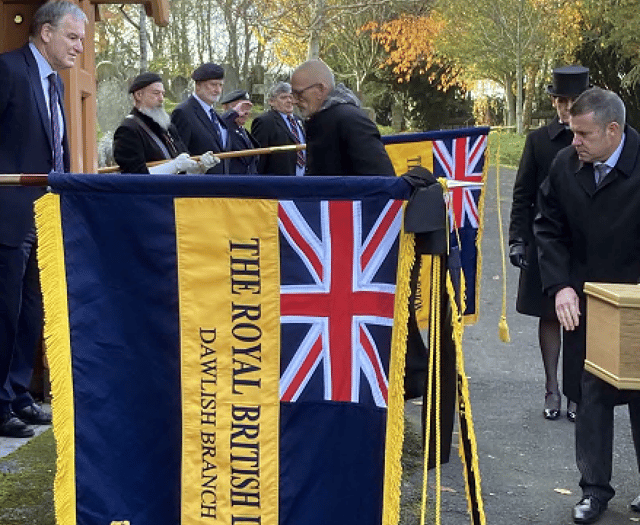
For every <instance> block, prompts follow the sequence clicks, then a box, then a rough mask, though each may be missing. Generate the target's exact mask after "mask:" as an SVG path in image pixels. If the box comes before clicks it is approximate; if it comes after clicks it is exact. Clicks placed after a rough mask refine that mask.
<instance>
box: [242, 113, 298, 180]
mask: <svg viewBox="0 0 640 525" xmlns="http://www.w3.org/2000/svg"><path fill="white" fill-rule="evenodd" d="M294 118H295V119H296V120H297V122H298V124H299V125H300V129H301V130H302V133H303V136H302V141H303V142H304V141H305V137H304V126H303V124H302V120H300V119H299V118H298V117H296V116H294ZM251 134H252V135H253V136H254V137H255V138H256V140H257V141H258V142H259V143H260V146H261V147H263V148H270V147H272V146H288V145H294V144H296V140H295V137H294V136H293V134H292V133H291V130H290V129H289V126H287V124H286V123H285V121H284V120H283V119H282V116H280V113H278V112H277V111H276V110H275V109H271V110H269V111H266V112H265V113H262V114H261V115H258V116H257V117H256V118H255V119H253V122H252V123H251ZM296 158H297V154H296V152H295V151H288V152H283V153H272V154H270V155H261V156H260V160H259V161H258V173H263V174H270V175H295V174H296Z"/></svg>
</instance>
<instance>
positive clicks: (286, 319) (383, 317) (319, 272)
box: [278, 200, 402, 407]
mask: <svg viewBox="0 0 640 525" xmlns="http://www.w3.org/2000/svg"><path fill="white" fill-rule="evenodd" d="M278 219H279V226H280V232H281V234H282V236H283V238H284V239H285V240H286V242H287V243H288V244H289V245H290V246H291V248H292V249H293V250H294V251H295V253H296V255H297V257H299V259H300V260H301V261H302V262H303V264H304V266H305V267H306V270H307V271H308V273H309V275H310V276H311V278H310V283H309V284H307V283H304V284H292V285H287V284H282V285H281V295H280V310H281V323H282V324H283V325H286V324H288V323H299V324H302V325H305V326H310V328H309V330H308V331H307V332H306V335H304V338H303V340H302V342H301V343H300V344H299V346H298V347H297V349H295V352H293V357H292V358H291V360H290V361H289V362H288V363H285V365H284V366H283V368H284V370H283V372H282V377H281V379H280V399H281V400H282V401H296V400H297V399H298V397H299V396H300V395H301V393H302V392H303V391H304V389H305V387H306V385H307V383H308V382H309V381H310V379H311V377H312V375H313V374H314V372H315V371H316V370H317V369H318V367H321V375H322V383H323V389H324V393H323V399H325V400H332V401H347V402H358V401H359V396H360V391H361V385H360V378H361V376H363V377H364V378H365V379H366V382H367V383H368V385H369V388H370V391H371V394H372V397H373V399H374V402H375V404H376V405H377V406H381V407H385V406H386V403H387V389H388V379H387V373H386V372H385V367H384V366H383V363H382V360H381V358H380V354H379V349H378V345H377V343H376V339H375V337H374V335H373V334H372V330H373V327H374V326H385V327H391V326H392V324H393V312H394V308H393V305H394V295H395V274H394V275H393V282H385V281H384V280H381V279H379V278H378V277H377V274H378V273H379V270H380V268H381V266H382V265H383V263H384V261H385V260H386V259H387V258H388V257H389V256H390V252H392V247H393V246H394V245H396V246H397V239H398V235H399V232H400V227H401V223H402V202H401V201H396V200H390V201H388V202H387V204H386V206H385V207H384V209H383V210H382V211H381V212H380V213H379V215H378V216H377V219H376V220H375V223H374V225H373V227H372V228H371V229H370V231H368V232H363V221H362V203H361V202H359V201H322V202H320V230H321V233H320V235H317V234H316V233H315V232H314V231H313V229H312V228H311V226H310V224H309V223H308V221H307V220H306V219H305V217H304V216H303V214H302V213H301V212H300V210H299V208H298V207H297V206H296V204H295V203H294V202H292V201H283V202H281V203H280V206H279V210H278ZM365 234H366V238H363V237H364V235H365ZM396 256H397V255H396Z"/></svg>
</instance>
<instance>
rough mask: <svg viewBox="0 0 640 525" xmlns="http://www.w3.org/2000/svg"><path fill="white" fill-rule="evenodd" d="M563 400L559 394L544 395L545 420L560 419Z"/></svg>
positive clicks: (543, 413)
mask: <svg viewBox="0 0 640 525" xmlns="http://www.w3.org/2000/svg"><path fill="white" fill-rule="evenodd" d="M561 401H562V398H561V397H560V394H559V393H558V392H547V393H546V394H545V395H544V410H543V411H542V415H543V416H544V418H545V419H550V420H552V421H553V420H554V419H558V416H560V402H561Z"/></svg>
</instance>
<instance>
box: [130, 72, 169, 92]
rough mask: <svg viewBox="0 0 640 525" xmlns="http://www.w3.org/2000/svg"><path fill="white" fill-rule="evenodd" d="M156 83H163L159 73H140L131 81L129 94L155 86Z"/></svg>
mask: <svg viewBox="0 0 640 525" xmlns="http://www.w3.org/2000/svg"><path fill="white" fill-rule="evenodd" d="M156 82H162V77H161V76H160V75H158V74H157V73H152V72H151V71H145V72H144V73H140V74H139V75H138V76H137V77H136V78H134V79H133V80H132V81H131V85H130V86H129V93H135V92H136V91H138V90H139V89H143V88H146V87H147V86H150V85H151V84H155V83H156Z"/></svg>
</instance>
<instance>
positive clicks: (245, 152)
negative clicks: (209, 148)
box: [98, 144, 307, 173]
mask: <svg viewBox="0 0 640 525" xmlns="http://www.w3.org/2000/svg"><path fill="white" fill-rule="evenodd" d="M306 147H307V146H306V144H289V145H286V146H272V147H270V148H255V149H241V150H237V151H224V152H222V153H214V154H213V156H214V157H217V158H219V159H230V158H234V157H249V156H251V155H271V154H272V153H282V152H287V151H298V150H302V149H305V148H306ZM191 158H192V159H193V160H195V161H197V162H200V155H194V156H193V157H191ZM169 160H171V159H165V160H157V161H153V162H147V167H149V168H152V167H153V166H158V165H160V164H164V163H165V162H168V161H169ZM119 171H120V167H119V166H107V167H105V168H98V173H117V172H119Z"/></svg>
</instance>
